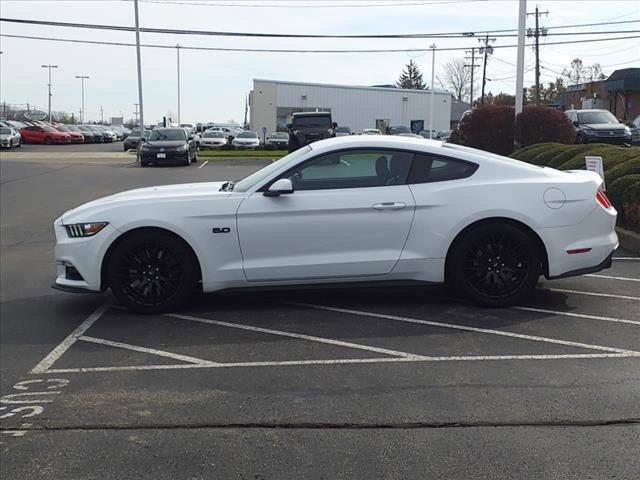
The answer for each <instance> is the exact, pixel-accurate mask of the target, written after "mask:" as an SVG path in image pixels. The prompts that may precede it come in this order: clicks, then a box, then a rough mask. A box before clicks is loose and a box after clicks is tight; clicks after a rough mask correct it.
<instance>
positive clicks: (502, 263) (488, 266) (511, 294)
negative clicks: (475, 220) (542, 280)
mask: <svg viewBox="0 0 640 480" xmlns="http://www.w3.org/2000/svg"><path fill="white" fill-rule="evenodd" d="M451 267H452V268H451V270H450V271H451V275H452V278H453V281H454V283H455V285H456V287H457V288H458V290H460V291H461V293H463V294H464V295H466V296H467V297H469V298H471V299H472V300H473V301H475V302H477V303H480V304H482V305H485V306H492V307H501V306H507V305H511V304H514V303H517V302H518V301H520V300H521V299H522V298H524V297H525V296H526V295H527V294H529V293H530V292H531V290H533V288H534V287H535V285H536V282H537V281H538V277H539V275H540V258H539V254H538V252H537V248H536V245H535V243H534V242H533V240H532V239H531V238H530V237H529V235H528V234H527V233H525V232H524V231H522V230H521V229H519V228H517V227H515V226H513V225H509V224H501V223H490V224H485V225H481V226H479V227H477V228H474V229H473V230H471V231H470V232H467V233H466V234H465V235H464V237H462V239H461V240H460V241H459V242H458V244H457V245H456V246H455V247H454V251H453V256H452V257H451Z"/></svg>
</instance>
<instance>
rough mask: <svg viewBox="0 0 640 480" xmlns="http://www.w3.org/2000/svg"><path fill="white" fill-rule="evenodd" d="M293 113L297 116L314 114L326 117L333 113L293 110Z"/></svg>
mask: <svg viewBox="0 0 640 480" xmlns="http://www.w3.org/2000/svg"><path fill="white" fill-rule="evenodd" d="M292 115H294V116H296V117H312V116H314V115H322V116H323V117H326V116H327V115H331V112H293V113H292Z"/></svg>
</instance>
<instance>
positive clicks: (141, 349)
mask: <svg viewBox="0 0 640 480" xmlns="http://www.w3.org/2000/svg"><path fill="white" fill-rule="evenodd" d="M78 340H83V341H85V342H91V343H98V344H100V345H107V346H109V347H117V348H125V349H127V350H133V351H134V352H141V353H149V354H151V355H157V356H159V357H166V358H172V359H173V360H180V361H182V362H188V363H193V364H195V365H201V366H207V367H212V366H215V365H218V363H217V362H211V361H209V360H203V359H201V358H195V357H189V356H187V355H180V354H178V353H171V352H165V351H164V350H156V349H153V348H147V347H139V346H138V345H131V344H130V343H121V342H113V341H111V340H104V339H102V338H95V337H86V336H84V335H83V336H82V337H80V338H79V339H78Z"/></svg>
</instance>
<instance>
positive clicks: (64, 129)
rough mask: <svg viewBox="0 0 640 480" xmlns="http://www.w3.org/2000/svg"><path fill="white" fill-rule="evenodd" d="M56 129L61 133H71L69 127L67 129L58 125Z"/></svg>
mask: <svg viewBox="0 0 640 480" xmlns="http://www.w3.org/2000/svg"><path fill="white" fill-rule="evenodd" d="M56 129H58V131H60V132H68V131H69V129H68V128H67V127H65V126H64V125H58V126H57V127H56Z"/></svg>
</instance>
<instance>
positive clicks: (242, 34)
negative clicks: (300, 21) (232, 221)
mask: <svg viewBox="0 0 640 480" xmlns="http://www.w3.org/2000/svg"><path fill="white" fill-rule="evenodd" d="M0 22H8V23H18V24H26V25H43V26H49V27H68V28H84V29H89V30H114V31H121V32H134V31H135V28H134V27H126V26H122V25H100V24H90V23H70V22H54V21H46V20H29V19H22V18H0ZM635 22H640V20H637V21H635ZM140 31H141V32H144V33H162V34H171V35H202V36H218V37H251V38H341V39H344V38H363V39H372V38H379V39H390V38H460V37H470V36H475V33H474V32H453V33H451V32H450V33H431V34H426V33H415V34H368V35H365V34H361V35H320V34H294V33H252V32H217V31H207V30H179V29H170V28H149V27H145V28H140ZM502 31H505V30H502ZM506 31H514V30H506ZM496 32H501V30H496ZM485 33H491V34H492V36H494V37H516V36H517V35H516V34H500V33H496V34H494V33H493V32H490V31H489V32H485ZM621 33H640V30H618V31H609V32H561V33H556V34H553V35H603V34H621ZM549 35H551V34H549Z"/></svg>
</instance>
